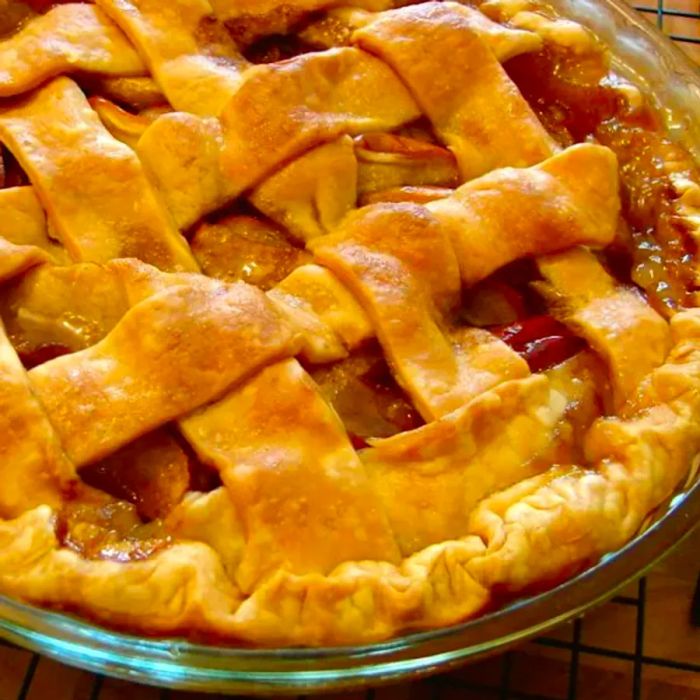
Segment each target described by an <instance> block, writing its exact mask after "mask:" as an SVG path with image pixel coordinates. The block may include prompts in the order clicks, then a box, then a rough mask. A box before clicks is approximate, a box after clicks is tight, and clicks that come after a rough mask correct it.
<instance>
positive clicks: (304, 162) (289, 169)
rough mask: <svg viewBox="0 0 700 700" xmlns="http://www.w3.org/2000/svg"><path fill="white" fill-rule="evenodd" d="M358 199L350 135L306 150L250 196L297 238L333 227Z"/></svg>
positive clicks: (306, 236)
mask: <svg viewBox="0 0 700 700" xmlns="http://www.w3.org/2000/svg"><path fill="white" fill-rule="evenodd" d="M356 199H357V161H356V159H355V154H354V150H353V142H352V139H351V138H350V137H349V136H342V137H341V138H339V139H337V140H336V141H331V142H330V143H327V144H324V145H322V146H318V147H317V148H314V149H313V150H311V151H309V152H308V153H305V154H304V155H302V156H300V157H299V158H297V159H296V160H294V161H292V162H291V163H290V164H289V165H288V166H286V167H284V168H282V169H281V170H279V171H278V172H276V173H275V174H274V175H272V176H271V177H269V178H268V179H267V180H266V181H265V182H263V183H262V184H261V185H260V186H259V187H257V188H256V189H255V190H254V191H253V192H252V193H251V195H250V201H251V202H252V203H253V204H254V205H255V206H256V207H257V208H258V209H259V210H260V211H261V212H263V214H266V215H267V216H269V217H270V218H271V219H272V220H273V221H276V222H277V223H278V224H280V226H283V227H284V228H286V229H287V230H288V231H289V232H290V233H291V234H292V235H293V236H295V237H296V238H298V239H299V240H300V241H308V240H311V239H312V238H317V237H318V236H323V235H324V234H326V233H329V232H330V231H332V230H333V229H335V228H336V227H337V226H338V225H339V224H340V222H341V220H342V218H343V217H344V216H345V215H346V214H347V213H348V212H349V211H350V210H351V209H353V208H354V207H355V203H356Z"/></svg>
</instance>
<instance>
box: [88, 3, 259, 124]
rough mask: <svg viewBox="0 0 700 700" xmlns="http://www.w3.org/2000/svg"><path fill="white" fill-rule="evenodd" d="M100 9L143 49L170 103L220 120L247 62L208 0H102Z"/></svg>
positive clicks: (177, 107) (142, 51) (143, 53)
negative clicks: (167, 0) (165, 0)
mask: <svg viewBox="0 0 700 700" xmlns="http://www.w3.org/2000/svg"><path fill="white" fill-rule="evenodd" d="M97 5H98V6H99V7H100V9H102V10H103V11H104V12H105V14H107V15H108V16H109V17H111V18H112V19H113V20H114V22H115V23H116V24H117V25H119V26H120V27H121V29H122V30H123V31H124V33H125V34H126V35H127V36H128V37H129V38H130V39H131V41H133V43H134V45H135V46H136V47H137V48H138V49H139V51H140V53H141V55H142V56H143V58H144V60H145V61H146V63H147V64H148V67H149V69H150V71H151V73H152V74H153V77H154V78H155V80H156V81H157V83H158V85H159V86H160V88H161V89H162V90H163V93H164V94H165V96H166V97H167V98H168V102H170V104H171V105H172V106H173V107H174V108H175V109H178V110H183V111H186V112H192V113H193V114H199V115H203V116H217V115H218V114H219V113H220V112H221V110H222V109H223V107H224V105H225V104H226V102H227V101H228V100H229V99H230V97H231V95H233V94H234V92H235V91H236V89H237V87H238V84H239V81H240V74H241V72H242V71H244V70H245V68H246V67H247V66H248V62H247V61H246V60H245V59H244V58H243V57H242V56H241V55H240V54H239V53H238V51H237V49H236V46H235V44H234V43H233V41H232V40H231V38H230V37H229V35H228V34H227V33H226V30H225V29H224V27H223V26H222V25H220V24H219V23H218V21H217V19H216V17H215V16H214V14H213V12H212V8H211V5H210V4H209V3H208V2H207V0H173V1H172V2H170V3H169V7H168V9H169V11H168V12H163V6H162V4H161V3H160V2H158V0H99V1H98V2H97Z"/></svg>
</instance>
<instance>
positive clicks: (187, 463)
mask: <svg viewBox="0 0 700 700" xmlns="http://www.w3.org/2000/svg"><path fill="white" fill-rule="evenodd" d="M0 15H2V16H0V143H1V144H2V151H1V156H2V159H1V161H0V165H1V167H0V283H1V285H2V286H1V287H0V318H1V322H0V435H1V436H2V438H0V593H2V594H4V595H7V596H10V597H15V598H18V599H21V600H23V601H26V602H29V603H31V604H34V605H38V606H44V607H47V608H51V609H59V610H66V611H71V612H75V613H78V614H80V615H83V616H85V617H88V618H90V619H92V620H94V621H96V622H98V623H101V624H104V625H108V626H111V627H115V628H119V629H123V630H127V631H130V632H132V633H135V634H147V635H180V636H183V635H184V636H190V637H196V638H198V639H206V640H210V641H212V642H218V643H229V644H246V645H251V644H252V645H260V646H289V645H302V646H318V645H340V644H357V643H366V642H373V641H378V640H383V639H387V638H390V637H392V636H394V635H398V634H402V633H406V632H410V631H416V630H426V629H433V628H437V627H442V626H447V625H452V624H455V623H458V622H461V621H464V620H467V619H469V618H473V617H475V616H478V615H479V614H481V613H482V612H484V611H486V610H487V609H493V607H494V606H495V605H497V604H501V603H502V602H503V601H506V600H508V599H512V598H514V597H517V596H521V595H525V594H528V593H531V592H533V591H540V590H543V589H545V588H546V587H550V586H552V585H555V584H557V583H559V582H561V581H563V580H565V579H566V578H567V577H570V576H572V575H574V574H576V573H578V572H580V571H581V570H583V569H585V568H586V567H587V566H589V565H591V564H592V563H594V562H596V561H597V560H599V559H600V558H601V557H602V556H603V555H605V554H606V553H609V552H612V551H614V550H616V549H618V548H619V547H621V546H622V545H623V544H624V543H626V542H627V541H628V540H630V539H631V538H632V537H633V536H634V535H635V534H636V533H638V532H639V531H640V529H641V528H643V527H644V525H645V523H647V522H648V519H649V516H650V514H652V513H653V511H654V510H655V509H657V508H658V507H659V506H660V505H662V504H663V503H664V501H665V500H666V499H668V498H669V497H670V496H671V495H672V494H673V493H674V492H675V491H676V490H677V489H680V488H683V485H684V484H685V483H687V480H688V479H689V478H691V477H692V474H693V472H694V470H695V467H696V466H697V462H698V455H699V454H700V310H699V309H698V308H696V307H698V306H700V296H698V289H700V278H699V276H698V259H697V257H696V251H697V245H698V242H700V185H699V184H698V183H700V173H699V172H698V168H697V166H696V164H695V163H694V161H693V160H692V158H691V156H690V155H689V153H688V152H687V151H686V150H684V148H683V147H682V146H681V145H679V144H678V143H676V142H674V141H673V140H672V139H671V138H670V136H669V134H668V132H667V130H666V128H665V126H664V122H663V119H662V117H661V115H660V113H659V112H658V111H656V110H655V108H654V107H653V104H652V101H651V100H650V99H649V98H648V96H646V95H645V94H644V93H643V92H642V91H641V90H640V88H639V87H637V86H636V85H635V84H633V83H632V82H629V81H628V80H626V79H625V78H624V77H622V76H620V75H618V74H616V73H615V72H614V71H613V70H612V69H611V61H610V56H609V52H608V50H607V49H606V47H605V46H604V45H603V44H602V43H601V41H600V40H599V39H598V38H596V36H594V35H593V34H592V33H591V32H590V31H589V30H588V29H586V28H584V27H583V26H581V25H580V24H577V23H575V22H572V21H570V20H568V19H566V18H563V17H561V16H558V15H557V14H556V13H555V12H553V11H552V10H551V9H550V8H548V7H547V6H545V5H543V4H540V3H539V2H538V0H483V2H481V3H480V4H479V3H477V4H475V5H469V4H461V3H458V2H452V1H450V0H445V1H443V2H437V1H428V2H417V3H414V4H408V5H405V4H404V3H397V4H395V3H394V2H392V0H285V1H284V2H281V1H279V0H173V2H168V3H163V2H160V1H157V0H96V1H95V2H94V3H89V2H83V3H70V2H69V3H52V2H40V1H35V2H9V3H6V4H5V5H4V6H3V9H2V10H1V11H0Z"/></svg>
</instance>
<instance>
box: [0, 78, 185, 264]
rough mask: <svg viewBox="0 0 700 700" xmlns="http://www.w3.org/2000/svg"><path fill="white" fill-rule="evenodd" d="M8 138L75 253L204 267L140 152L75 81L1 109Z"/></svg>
mask: <svg viewBox="0 0 700 700" xmlns="http://www.w3.org/2000/svg"><path fill="white" fill-rule="evenodd" d="M0 140H2V141H3V142H4V143H5V144H6V145H7V146H8V147H9V148H10V150H11V151H12V152H13V153H14V155H15V157H16V158H17V159H18V160H19V162H20V163H21V165H22V167H23V168H24V169H25V171H26V172H27V174H28V175H29V177H30V179H31V181H32V184H33V185H34V188H35V190H36V194H37V196H38V197H39V199H40V200H41V202H42V204H43V205H44V207H45V208H46V211H47V212H48V215H49V218H50V220H51V221H52V222H53V224H54V225H55V228H56V233H57V235H58V236H59V238H60V239H61V242H62V243H63V245H64V246H65V247H66V248H67V250H68V252H69V254H70V255H71V257H72V258H73V259H75V260H92V261H97V262H104V261H107V260H110V259H111V258H120V257H136V258H139V259H141V260H144V261H146V262H151V263H153V264H154V265H157V266H158V267H160V268H161V269H164V270H174V269H175V270H177V269H184V270H196V269H197V265H196V263H195V261H194V259H193V258H192V255H191V253H190V251H189V247H188V246H187V243H186V242H185V240H184V239H183V238H182V237H181V236H180V235H179V233H178V232H177V231H176V230H175V228H174V227H173V225H172V224H171V222H170V219H169V216H168V214H167V213H166V212H165V211H164V209H163V208H162V207H161V205H160V203H159V202H158V200H157V199H156V197H155V195H154V193H153V191H152V190H151V186H150V184H149V182H148V180H147V179H146V176H145V175H144V172H143V168H142V166H141V163H140V162H139V160H138V158H137V157H136V155H135V154H134V152H133V151H132V150H131V149H130V148H128V147H127V146H125V145H124V144H123V143H121V142H119V141H117V140H116V139H114V138H113V137H112V136H111V135H110V133H109V132H108V131H107V130H106V129H105V127H104V126H103V125H102V123H101V122H100V120H99V118H98V116H97V114H95V112H93V110H92V109H91V108H90V105H89V104H88V102H87V100H86V99H85V96H84V95H83V93H82V92H81V91H80V89H79V88H78V86H77V85H76V84H75V83H74V82H73V81H71V80H69V79H68V78H57V79H56V80H54V81H52V82H51V83H49V84H48V85H46V86H44V87H43V88H41V89H40V90H38V91H36V92H34V93H32V95H31V96H30V97H28V98H26V99H24V100H23V101H21V102H17V103H15V104H13V105H11V106H6V107H0ZM125 202H129V206H128V207H127V206H125V205H124V203H125Z"/></svg>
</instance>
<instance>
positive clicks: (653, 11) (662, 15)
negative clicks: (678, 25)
mask: <svg viewBox="0 0 700 700" xmlns="http://www.w3.org/2000/svg"><path fill="white" fill-rule="evenodd" d="M667 1H668V0H657V2H656V6H655V7H650V6H648V5H641V6H640V5H634V9H635V10H637V11H639V12H641V13H643V14H648V15H655V16H656V26H657V27H658V28H659V29H660V30H662V31H665V33H666V34H668V36H669V37H670V38H671V39H673V41H678V42H680V43H682V44H700V31H699V32H698V34H697V36H691V35H690V34H686V33H682V34H675V33H673V32H669V31H666V29H667V27H666V20H667V18H670V17H678V18H682V19H687V20H690V24H689V26H691V25H692V27H693V28H694V29H698V26H697V25H696V23H700V7H699V8H698V11H697V12H689V11H687V10H679V9H675V8H673V7H668V6H667V5H666V4H665V2H667Z"/></svg>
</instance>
